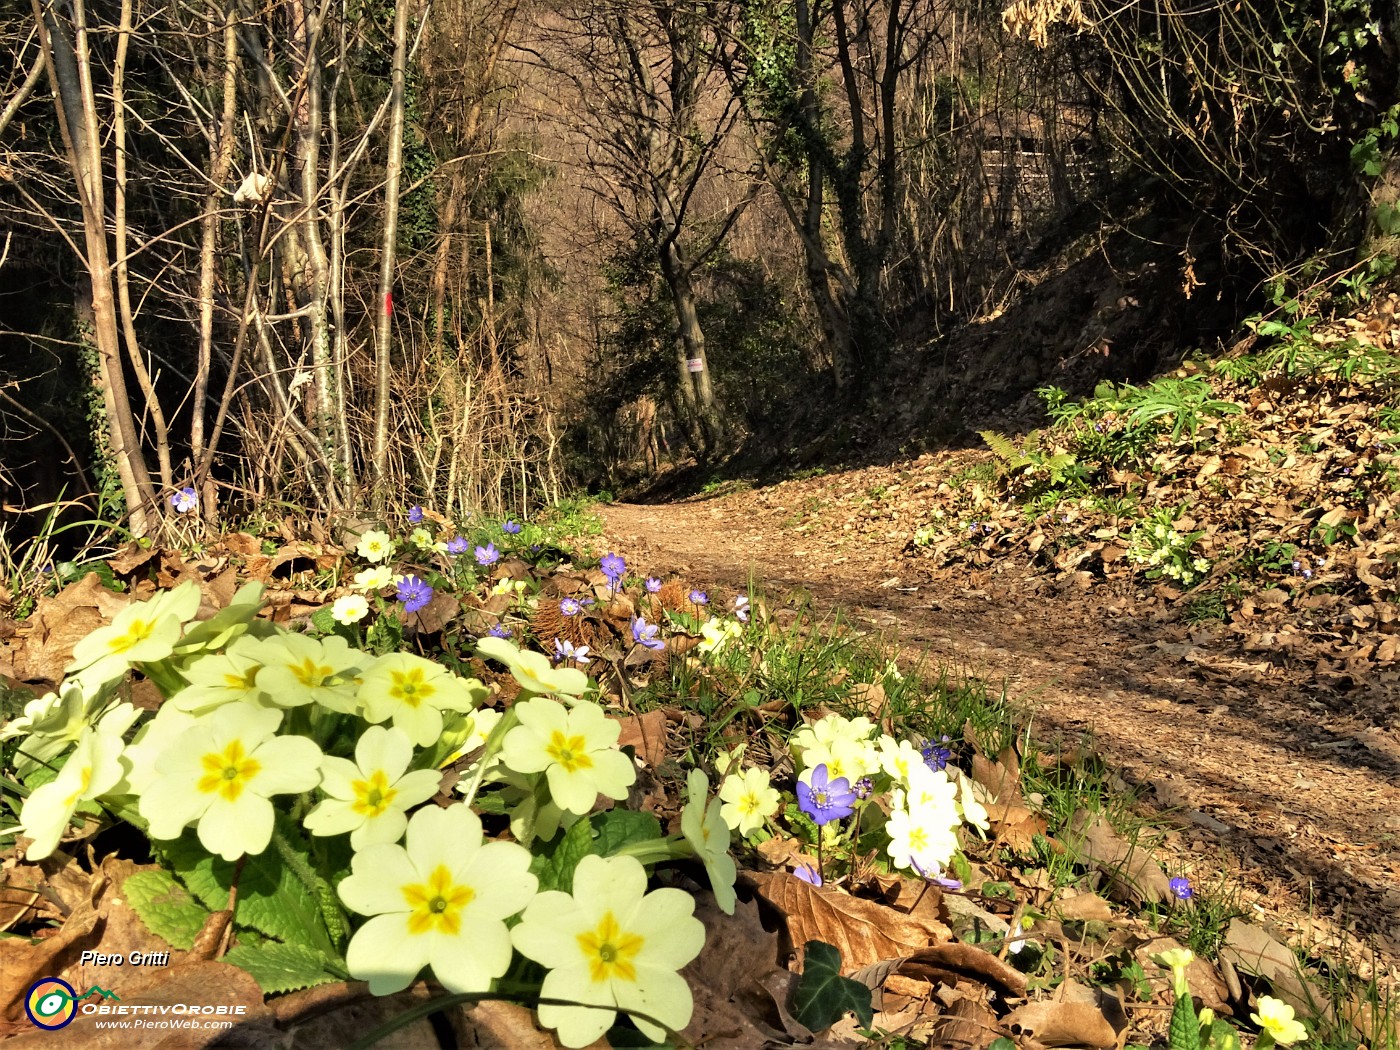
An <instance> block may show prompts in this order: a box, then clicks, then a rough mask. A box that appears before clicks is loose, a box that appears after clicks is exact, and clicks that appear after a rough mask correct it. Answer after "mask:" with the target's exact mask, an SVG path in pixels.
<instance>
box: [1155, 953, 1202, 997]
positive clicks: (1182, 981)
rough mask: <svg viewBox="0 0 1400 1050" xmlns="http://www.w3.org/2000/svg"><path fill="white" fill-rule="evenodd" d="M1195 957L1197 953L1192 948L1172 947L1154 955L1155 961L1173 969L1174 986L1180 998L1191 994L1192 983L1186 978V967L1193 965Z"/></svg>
mask: <svg viewBox="0 0 1400 1050" xmlns="http://www.w3.org/2000/svg"><path fill="white" fill-rule="evenodd" d="M1195 958H1196V953H1195V952H1193V951H1192V950H1191V949H1190V948H1172V949H1170V950H1169V951H1165V952H1158V953H1157V954H1155V955H1154V956H1152V961H1153V962H1155V963H1157V964H1158V965H1160V966H1165V967H1167V968H1168V969H1170V970H1171V972H1172V988H1173V990H1174V991H1175V992H1176V996H1177V998H1178V999H1179V998H1181V997H1182V996H1183V995H1190V994H1191V985H1190V983H1189V982H1188V981H1187V980H1186V968H1187V967H1188V966H1190V965H1191V963H1192V962H1193V961H1194V960H1195Z"/></svg>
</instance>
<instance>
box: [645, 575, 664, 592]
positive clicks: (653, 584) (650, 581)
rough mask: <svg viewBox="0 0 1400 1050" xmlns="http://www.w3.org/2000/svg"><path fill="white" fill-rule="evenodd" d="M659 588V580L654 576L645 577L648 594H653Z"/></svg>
mask: <svg viewBox="0 0 1400 1050" xmlns="http://www.w3.org/2000/svg"><path fill="white" fill-rule="evenodd" d="M659 590H661V581H660V580H658V579H657V578H656V577H655V576H648V577H647V593H648V594H655V593H656V592H657V591H659Z"/></svg>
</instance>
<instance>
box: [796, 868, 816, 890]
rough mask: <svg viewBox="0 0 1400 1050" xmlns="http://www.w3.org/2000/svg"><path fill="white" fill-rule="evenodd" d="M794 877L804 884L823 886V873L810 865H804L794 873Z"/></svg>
mask: <svg viewBox="0 0 1400 1050" xmlns="http://www.w3.org/2000/svg"><path fill="white" fill-rule="evenodd" d="M793 875H794V876H796V877H797V878H799V879H801V880H802V881H803V882H809V883H811V884H812V885H813V886H820V885H821V884H822V873H821V872H819V871H818V870H817V869H816V868H814V867H812V865H810V864H803V865H802V866H801V867H800V868H798V869H797V870H796V871H794V872H793Z"/></svg>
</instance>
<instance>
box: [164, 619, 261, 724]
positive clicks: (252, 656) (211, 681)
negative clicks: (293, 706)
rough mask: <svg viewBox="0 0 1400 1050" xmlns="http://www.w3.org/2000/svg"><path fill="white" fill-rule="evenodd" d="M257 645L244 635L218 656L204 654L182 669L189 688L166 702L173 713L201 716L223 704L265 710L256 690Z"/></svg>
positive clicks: (258, 645)
mask: <svg viewBox="0 0 1400 1050" xmlns="http://www.w3.org/2000/svg"><path fill="white" fill-rule="evenodd" d="M261 652H262V648H261V643H260V642H259V641H258V640H257V639H255V638H250V637H248V636H247V635H244V636H243V637H242V638H239V639H238V641H236V642H234V643H233V644H232V645H230V646H229V647H228V648H227V649H226V650H225V651H224V652H222V653H206V654H205V655H203V656H201V657H199V658H198V659H197V660H195V661H194V662H193V663H191V664H190V665H189V666H188V667H186V668H185V670H184V672H183V673H184V676H185V681H187V682H189V685H187V686H185V688H183V689H181V690H180V691H179V692H178V693H176V694H175V695H174V696H172V697H171V698H170V700H169V704H167V705H164V706H169V705H172V704H173V705H174V706H175V708H176V709H177V710H180V711H189V712H191V713H192V714H203V713H204V712H206V711H212V710H214V708H216V707H222V706H223V705H224V704H238V703H244V704H255V705H257V706H259V707H267V706H269V705H270V704H271V700H270V699H269V698H268V696H267V694H266V693H264V692H263V691H262V690H261V689H259V688H258V672H259V671H261V670H262V668H263V665H262V660H261V657H260V653H261Z"/></svg>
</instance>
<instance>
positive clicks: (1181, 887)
mask: <svg viewBox="0 0 1400 1050" xmlns="http://www.w3.org/2000/svg"><path fill="white" fill-rule="evenodd" d="M1168 885H1169V886H1170V887H1171V891H1172V896H1173V897H1175V898H1176V899H1177V900H1179V901H1189V900H1190V899H1191V898H1192V897H1194V896H1195V895H1196V891H1195V890H1193V889H1192V888H1191V880H1190V879H1183V878H1175V879H1172V880H1171V882H1169V883H1168Z"/></svg>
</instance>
